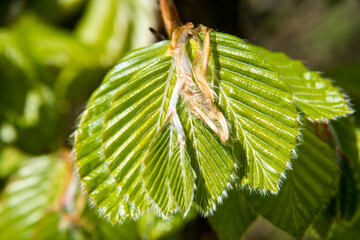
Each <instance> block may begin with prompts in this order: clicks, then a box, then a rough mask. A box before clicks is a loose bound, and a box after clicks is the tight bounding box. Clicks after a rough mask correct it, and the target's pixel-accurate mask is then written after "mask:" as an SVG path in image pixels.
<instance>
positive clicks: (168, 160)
mask: <svg viewBox="0 0 360 240" xmlns="http://www.w3.org/2000/svg"><path fill="white" fill-rule="evenodd" d="M144 162H145V170H144V174H143V176H144V181H145V186H146V188H147V190H148V192H149V195H150V196H151V197H152V198H153V199H154V202H155V203H157V205H158V207H159V208H160V211H161V212H162V213H163V215H164V216H165V217H167V216H168V215H169V214H170V213H171V211H175V210H176V208H177V206H175V203H176V204H177V205H178V206H179V207H180V209H181V211H182V213H183V215H186V214H187V213H188V211H189V210H190V206H191V204H192V201H193V197H194V190H195V173H194V171H193V169H192V168H191V163H190V157H189V155H188V153H187V152H186V150H185V146H183V145H182V144H180V143H178V139H177V132H176V130H175V129H174V127H173V126H172V125H170V124H169V125H168V126H167V127H166V129H165V130H164V131H162V132H160V133H159V134H158V135H157V136H156V137H155V138H154V140H153V142H152V144H151V146H150V148H149V154H148V155H147V156H146V158H145V160H144Z"/></svg>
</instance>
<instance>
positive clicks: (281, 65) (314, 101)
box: [258, 47, 353, 120]
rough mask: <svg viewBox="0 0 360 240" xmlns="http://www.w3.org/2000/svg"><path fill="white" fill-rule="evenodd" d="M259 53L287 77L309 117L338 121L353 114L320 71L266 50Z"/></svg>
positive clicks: (297, 99)
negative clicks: (341, 117)
mask: <svg viewBox="0 0 360 240" xmlns="http://www.w3.org/2000/svg"><path fill="white" fill-rule="evenodd" d="M258 48H259V47H258ZM259 51H260V52H261V53H262V54H263V55H264V57H265V59H266V60H268V61H269V62H270V63H271V64H273V65H274V66H275V67H276V68H277V69H278V71H279V73H280V74H281V75H282V76H283V77H284V80H285V82H286V83H287V84H288V85H289V86H290V88H291V90H292V92H293V94H294V101H295V102H296V104H297V106H298V107H299V109H300V110H301V111H302V112H304V113H305V116H306V117H307V118H309V119H314V120H325V119H334V118H336V117H339V116H344V115H346V114H351V113H352V112H353V110H352V109H350V108H349V106H348V105H347V102H346V100H345V98H344V96H343V95H342V94H341V93H340V90H339V89H338V88H335V87H334V86H333V85H332V83H331V82H330V81H329V80H327V79H324V78H322V77H321V76H320V75H319V74H318V73H317V72H313V71H309V70H308V69H307V68H306V67H305V66H304V64H303V63H302V62H301V61H298V60H292V59H290V58H289V57H288V56H286V55H285V54H283V53H278V52H270V51H268V50H266V49H263V48H259Z"/></svg>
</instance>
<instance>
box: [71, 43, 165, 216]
mask: <svg viewBox="0 0 360 240" xmlns="http://www.w3.org/2000/svg"><path fill="white" fill-rule="evenodd" d="M167 48H168V43H166V42H165V43H159V44H155V45H152V46H149V47H146V48H143V49H139V50H137V51H134V52H132V53H130V54H129V55H127V56H126V57H125V58H124V59H123V60H122V62H121V63H120V64H119V65H117V66H116V67H114V68H113V69H112V70H111V71H110V72H109V74H108V75H107V76H106V77H105V79H104V82H103V83H102V85H101V86H100V87H99V88H98V89H97V90H96V91H95V92H94V93H93V95H92V97H91V99H90V101H89V103H88V106H87V109H86V110H85V112H84V113H83V114H82V117H81V121H80V126H79V128H78V130H77V131H76V134H75V155H76V165H77V167H78V172H79V175H80V177H81V181H82V182H83V183H84V185H85V189H86V190H87V192H88V194H89V195H90V197H91V198H92V199H93V201H94V202H95V204H96V205H97V206H98V207H99V208H100V209H102V211H103V212H104V213H106V214H107V215H108V216H109V217H110V220H111V221H113V222H118V221H122V220H123V219H125V218H126V217H129V216H131V217H136V216H137V215H138V211H137V209H136V208H134V207H133V206H132V205H129V204H128V203H126V201H124V200H125V199H124V196H123V194H122V193H120V188H119V187H118V186H117V185H116V183H115V180H114V178H113V177H112V176H111V175H110V171H109V170H108V166H107V164H106V163H105V156H104V150H103V147H102V141H101V133H102V129H103V125H104V118H105V113H106V112H107V110H109V109H110V106H111V100H112V98H113V96H114V94H115V92H116V91H117V89H118V88H119V87H120V86H122V85H125V84H127V83H128V81H129V80H130V78H131V77H132V76H133V74H134V73H135V72H136V71H138V70H139V69H141V68H143V67H144V66H145V65H147V64H149V63H150V62H151V61H153V60H154V58H155V57H158V56H161V55H163V54H165V52H166V50H167Z"/></svg>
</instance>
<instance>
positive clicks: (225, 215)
mask: <svg viewBox="0 0 360 240" xmlns="http://www.w3.org/2000/svg"><path fill="white" fill-rule="evenodd" d="M255 218H256V214H255V213H254V212H253V210H252V209H251V208H250V205H249V204H248V203H247V202H246V198H245V195H244V193H242V192H240V191H237V190H232V191H231V192H230V193H229V197H228V198H225V199H224V202H223V203H222V204H221V205H220V206H219V207H218V209H217V211H216V212H215V214H214V216H212V217H211V218H210V223H211V226H212V227H213V228H214V230H215V231H216V232H217V234H218V235H219V237H220V238H221V239H229V240H237V239H240V238H241V236H242V235H243V234H244V233H245V232H246V230H247V229H248V227H249V226H250V225H251V224H252V223H253V222H254V220H255Z"/></svg>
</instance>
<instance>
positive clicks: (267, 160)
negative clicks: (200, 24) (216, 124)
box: [210, 33, 299, 193]
mask: <svg viewBox="0 0 360 240" xmlns="http://www.w3.org/2000/svg"><path fill="white" fill-rule="evenodd" d="M210 41H211V43H212V44H211V50H212V55H211V64H210V67H211V68H212V72H213V76H214V78H215V82H214V84H219V89H218V94H219V105H220V107H221V109H222V111H223V112H224V113H225V115H226V117H227V118H228V121H229V123H230V125H231V126H232V128H233V129H232V131H233V134H234V137H236V138H237V139H238V140H239V141H240V143H242V145H243V148H244V150H245V155H246V159H247V168H248V169H246V170H245V176H244V177H243V179H242V184H243V185H249V186H250V187H252V188H260V189H263V190H270V191H272V192H274V193H276V192H277V191H278V190H279V181H280V177H281V174H282V173H283V172H284V171H285V169H286V165H287V164H288V163H289V162H290V157H291V154H292V151H293V150H294V148H295V144H296V137H297V135H298V133H299V132H298V125H297V120H296V119H297V110H296V107H295V104H294V102H293V96H292V93H291V90H290V88H289V87H288V85H287V84H286V83H285V82H284V81H283V78H282V76H281V75H280V74H279V73H278V72H277V70H276V69H275V68H274V67H273V66H272V65H271V64H270V63H269V62H267V61H266V60H264V58H263V57H262V56H261V55H260V54H258V52H257V50H256V49H254V48H253V47H251V46H250V45H248V44H245V43H244V42H243V41H242V40H240V39H239V38H236V37H233V36H231V35H226V34H221V33H213V34H212V35H211V40H210Z"/></svg>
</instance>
